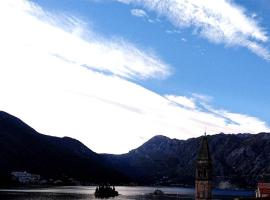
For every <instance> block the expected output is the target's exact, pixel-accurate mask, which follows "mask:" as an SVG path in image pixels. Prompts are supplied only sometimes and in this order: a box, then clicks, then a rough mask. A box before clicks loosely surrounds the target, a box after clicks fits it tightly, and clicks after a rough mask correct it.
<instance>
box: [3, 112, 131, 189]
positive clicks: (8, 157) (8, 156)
mask: <svg viewBox="0 0 270 200" xmlns="http://www.w3.org/2000/svg"><path fill="white" fill-rule="evenodd" d="M24 171H25V172H27V173H28V174H29V173H31V174H38V175H41V178H40V180H39V181H42V182H43V183H44V184H76V183H79V182H80V183H99V182H107V181H109V182H115V183H121V182H123V181H124V182H125V181H127V179H126V178H125V177H124V176H122V175H121V173H119V172H116V171H114V170H113V169H111V168H110V167H109V166H107V164H106V163H104V159H103V158H102V156H100V155H98V154H96V153H95V152H93V151H91V150H90V149H88V148H87V147H86V146H84V145H83V144H82V143H81V142H79V141H77V140H75V139H72V138H68V137H64V138H58V137H52V136H47V135H42V134H40V133H38V132H36V131H35V130H34V129H32V128H31V127H29V126H28V125H26V124H25V123H24V122H22V121H21V120H20V119H18V118H16V117H13V116H11V115H9V114H7V113H5V112H0V184H1V185H4V184H8V183H10V178H11V173H12V172H24ZM17 174H19V175H17V176H19V177H20V178H21V179H22V180H21V181H22V182H33V181H36V182H38V181H37V180H31V179H35V177H34V176H33V177H31V176H30V177H29V175H28V174H25V173H17ZM19 177H17V178H19ZM12 178H13V179H14V178H15V177H12ZM29 179H30V180H29Z"/></svg>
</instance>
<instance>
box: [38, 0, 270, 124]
mask: <svg viewBox="0 0 270 200" xmlns="http://www.w3.org/2000/svg"><path fill="white" fill-rule="evenodd" d="M35 2H37V3H39V4H40V5H41V6H42V7H44V8H46V9H48V10H55V11H59V10H60V11H63V12H68V13H72V14H74V15H76V16H79V17H80V18H82V19H84V20H85V21H86V22H87V23H89V25H90V26H93V28H94V29H95V30H96V31H97V32H99V33H100V34H102V35H104V36H105V37H123V38H125V39H127V40H129V41H132V42H134V43H136V45H139V46H140V47H142V48H148V49H152V50H153V51H155V52H156V53H157V54H158V55H159V56H160V57H161V58H162V59H163V60H165V61H166V62H167V63H169V64H170V65H171V67H172V70H173V74H172V75H171V76H170V77H169V78H167V79H163V80H156V79H155V80H147V81H144V80H142V81H141V80H135V81H136V82H138V83H139V84H141V85H143V86H145V87H147V88H149V89H151V90H153V91H155V92H157V93H160V94H171V93H173V94H176V95H191V94H192V93H200V94H205V95H208V96H212V97H213V98H214V100H213V101H214V104H215V105H216V106H218V107H224V108H226V109H229V110H233V111H236V112H241V113H246V114H250V115H255V116H258V117H260V118H262V119H264V120H265V121H267V122H268V123H270V115H269V113H268V110H267V109H265V108H269V107H270V105H269V104H270V103H269V102H270V95H269V92H268V91H269V89H270V79H269V74H270V62H269V61H266V60H265V59H262V58H261V57H258V56H256V55H255V54H253V53H252V52H250V51H249V50H247V49H246V48H243V47H238V46H232V47H226V46H224V45H223V44H213V43H211V42H209V41H207V40H205V39H204V38H202V37H199V36H198V35H197V34H194V27H190V28H177V27H174V26H173V25H172V24H171V23H170V22H169V21H168V20H167V19H166V18H164V17H162V16H158V15H157V14H155V13H154V12H153V11H150V12H149V11H147V10H145V8H144V7H143V6H141V5H125V4H121V3H119V2H113V1H103V2H101V1H100V2H96V1H91V0H90V1H87V0H79V1H76V2H75V1H73V0H64V1H63V0H62V1H61V0H59V1H57V2H55V1H53V0H50V1H48V0H46V1H44V0H37V1H35ZM235 3H237V4H238V5H239V6H241V7H243V8H245V9H246V14H247V15H252V14H256V15H257V16H256V20H257V21H258V23H259V24H260V26H261V27H263V28H264V29H265V31H266V32H269V31H270V14H269V12H270V3H269V2H268V1H266V0H260V1H255V0H248V1H243V0H242V1H235ZM132 9H143V10H145V11H146V12H147V15H149V16H150V17H149V18H148V17H136V16H134V15H132V14H131V10H132ZM148 19H152V20H157V19H158V22H154V23H150V22H149V21H148ZM174 31H175V32H174ZM171 32H174V33H171ZM265 46H266V47H268V48H269V47H270V43H269V42H267V43H266V44H265Z"/></svg>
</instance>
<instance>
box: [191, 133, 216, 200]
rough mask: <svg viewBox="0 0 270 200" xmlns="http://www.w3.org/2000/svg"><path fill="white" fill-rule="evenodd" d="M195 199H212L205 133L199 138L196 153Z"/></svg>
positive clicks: (210, 168)
mask: <svg viewBox="0 0 270 200" xmlns="http://www.w3.org/2000/svg"><path fill="white" fill-rule="evenodd" d="M195 199H196V200H208V199H212V161H211V156H210V153H209V147H208V140H207V136H206V133H205V135H204V136H203V137H202V139H201V144H200V147H199V151H198V155H197V164H196V182H195Z"/></svg>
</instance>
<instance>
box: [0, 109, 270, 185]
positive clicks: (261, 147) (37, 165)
mask: <svg viewBox="0 0 270 200" xmlns="http://www.w3.org/2000/svg"><path fill="white" fill-rule="evenodd" d="M199 143H200V138H191V139H188V140H177V139H170V138H167V137H164V136H156V137H153V138H152V139H150V140H149V141H147V142H146V143H145V144H143V145H142V146H140V147H139V148H137V149H134V150H132V151H130V152H129V153H127V154H123V155H109V154H97V153H95V152H93V151H91V150H90V149H88V148H87V147H86V146H84V145H83V144H82V143H81V142H79V141H77V140H74V139H72V138H68V137H64V138H58V137H52V136H47V135H42V134H40V133H38V132H36V131H35V130H34V129H32V128H31V127H29V126H28V125H26V124H25V123H24V122H22V121H21V120H20V119H18V118H16V117H13V116H11V115H9V114H7V113H5V112H0V184H1V185H4V184H8V183H9V184H14V183H15V182H16V181H17V182H18V180H20V181H22V182H27V181H29V180H30V181H29V182H30V183H33V182H35V181H36V183H38V184H41V183H42V184H68V185H70V184H92V183H101V182H110V183H115V184H120V183H124V184H127V183H131V182H132V183H138V184H149V185H155V184H158V185H193V184H194V172H195V160H196V155H197V149H198V146H199ZM209 146H210V151H211V154H212V159H213V167H214V181H215V184H216V186H219V187H230V186H236V187H239V186H240V187H247V186H254V185H255V184H256V182H257V180H258V178H260V176H261V175H262V174H263V173H264V172H265V171H266V170H267V169H268V168H269V167H270V133H259V134H256V135H252V134H234V135H227V134H226V135H225V134H217V135H213V136H209ZM24 171H25V172H26V173H22V172H24ZM14 172H19V173H15V177H14ZM11 174H13V176H11ZM29 174H38V175H40V176H41V177H40V178H39V176H38V179H39V180H38V181H37V180H36V176H35V175H33V176H32V177H31V176H30V175H29ZM29 176H30V177H29ZM15 180H16V181H15Z"/></svg>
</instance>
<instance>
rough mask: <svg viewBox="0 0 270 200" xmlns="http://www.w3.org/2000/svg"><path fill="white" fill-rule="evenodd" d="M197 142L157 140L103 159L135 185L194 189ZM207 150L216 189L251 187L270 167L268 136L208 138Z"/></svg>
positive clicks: (215, 136) (248, 135)
mask: <svg viewBox="0 0 270 200" xmlns="http://www.w3.org/2000/svg"><path fill="white" fill-rule="evenodd" d="M200 139H201V138H191V139H188V140H177V139H170V138H167V137H164V136H156V137H153V138H152V139H150V140H149V141H148V142H146V143H145V144H143V145H142V146H141V147H139V148H137V149H135V150H132V151H130V152H129V153H127V154H124V155H104V157H105V158H106V159H107V160H108V162H110V163H111V164H112V165H113V166H115V167H116V168H117V169H119V170H121V172H123V173H125V174H126V175H127V176H129V177H131V178H132V179H135V180H136V181H138V182H143V183H147V184H164V185H173V184H179V183H182V184H183V185H193V184H194V172H195V162H196V156H197V149H198V146H199V142H200ZM209 146H210V152H211V155H212V159H213V167H214V176H215V177H214V180H215V184H216V186H221V187H223V186H224V185H226V186H228V185H231V186H232V185H235V186H238V187H245V186H254V185H255V184H256V182H257V180H258V178H259V177H260V176H261V175H262V174H263V173H264V172H265V171H266V170H267V169H268V168H269V166H270V134H269V133H259V134H255V135H253V134H233V135H228V134H226V135H225V134H222V133H221V134H217V135H213V136H209ZM130 172H132V173H130Z"/></svg>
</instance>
